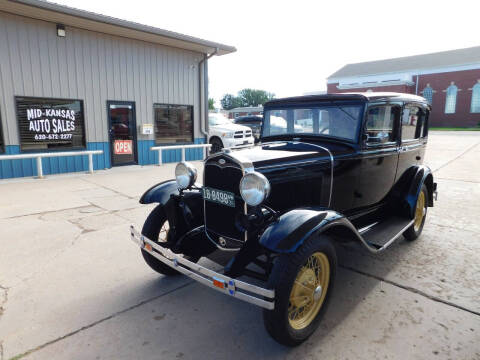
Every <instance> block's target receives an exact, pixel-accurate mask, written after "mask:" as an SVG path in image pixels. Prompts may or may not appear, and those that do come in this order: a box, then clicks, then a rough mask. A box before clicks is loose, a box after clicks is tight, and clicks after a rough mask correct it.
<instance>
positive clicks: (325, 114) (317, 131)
mask: <svg viewBox="0 0 480 360" xmlns="http://www.w3.org/2000/svg"><path fill="white" fill-rule="evenodd" d="M362 109H363V106H362V105H341V106H331V105H330V106H315V107H305V108H288V109H268V110H266V111H265V120H264V125H263V132H262V137H267V136H275V135H290V134H292V135H293V134H313V135H320V136H330V137H336V138H342V139H348V140H355V137H356V134H357V129H358V126H359V124H360V121H361V114H362Z"/></svg>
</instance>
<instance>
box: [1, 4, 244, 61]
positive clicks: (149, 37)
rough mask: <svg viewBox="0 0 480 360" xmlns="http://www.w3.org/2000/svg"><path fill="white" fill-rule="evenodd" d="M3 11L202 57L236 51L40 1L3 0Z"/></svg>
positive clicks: (220, 45) (191, 37) (176, 34)
mask: <svg viewBox="0 0 480 360" xmlns="http://www.w3.org/2000/svg"><path fill="white" fill-rule="evenodd" d="M0 11H4V12H8V13H11V14H16V15H21V16H26V17H29V18H33V19H38V20H44V21H48V22H53V23H60V24H64V25H65V26H71V27H76V28H80V29H85V30H90V31H96V32H100V33H104V34H110V35H116V36H121V37H125V38H129V39H136V40H141V41H146V42H150V43H156V44H161V45H166V46H171V47H175V48H180V49H185V50H191V51H195V52H199V53H203V54H212V53H214V52H215V50H217V49H218V52H217V53H216V54H215V55H224V54H229V53H232V52H235V51H236V48H235V47H233V46H228V45H224V44H220V43H216V42H212V41H208V40H203V39H199V38H195V37H193V36H188V35H183V34H179V33H176V32H173V31H168V30H163V29H159V28H155V27H152V26H147V25H142V24H138V23H135V22H131V21H126V20H121V19H117V18H113V17H109V16H105V15H99V14H95V13H92V12H88V11H84V10H79V9H74V8H70V7H67V6H63V5H58V4H53V3H49V2H46V1H39V0H0Z"/></svg>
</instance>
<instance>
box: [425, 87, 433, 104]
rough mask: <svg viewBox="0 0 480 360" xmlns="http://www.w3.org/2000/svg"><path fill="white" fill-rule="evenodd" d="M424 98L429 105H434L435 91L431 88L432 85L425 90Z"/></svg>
mask: <svg viewBox="0 0 480 360" xmlns="http://www.w3.org/2000/svg"><path fill="white" fill-rule="evenodd" d="M423 97H424V98H425V99H427V101H428V103H429V104H430V105H432V100H433V89H432V87H431V86H430V84H427V86H426V87H425V89H423Z"/></svg>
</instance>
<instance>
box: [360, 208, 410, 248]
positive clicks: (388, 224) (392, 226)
mask: <svg viewBox="0 0 480 360" xmlns="http://www.w3.org/2000/svg"><path fill="white" fill-rule="evenodd" d="M413 223H414V220H410V219H405V218H401V217H397V216H395V217H392V218H390V219H388V220H385V221H383V222H380V223H374V224H371V225H369V226H366V227H364V228H362V229H359V231H358V236H359V237H361V240H363V241H362V242H364V244H365V245H368V249H369V250H370V251H371V252H380V251H383V250H385V249H386V248H387V247H389V246H390V245H392V244H393V243H394V242H395V240H397V239H398V238H399V237H400V236H401V235H402V234H403V233H404V232H405V230H407V229H408V228H409V227H410V226H412V224H413ZM392 233H393V234H394V235H393V236H392Z"/></svg>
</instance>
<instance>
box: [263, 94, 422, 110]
mask: <svg viewBox="0 0 480 360" xmlns="http://www.w3.org/2000/svg"><path fill="white" fill-rule="evenodd" d="M349 100H358V101H381V100H385V101H392V100H393V101H395V100H396V101H412V102H421V103H425V104H427V100H426V99H425V98H423V97H421V96H417V95H412V94H404V93H395V92H362V93H360V92H359V93H353V92H352V93H341V94H322V95H305V96H294V97H288V98H282V99H273V100H270V101H268V102H266V103H265V105H264V106H265V107H271V106H275V105H277V106H278V105H288V104H302V103H313V102H319V101H349Z"/></svg>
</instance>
